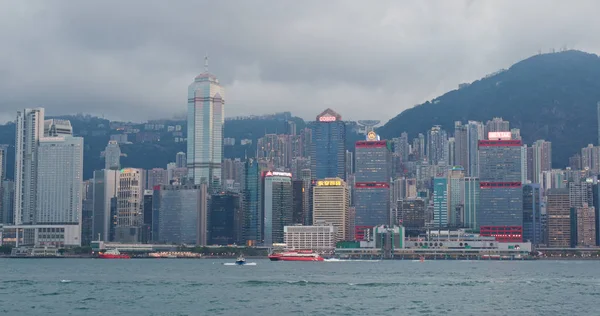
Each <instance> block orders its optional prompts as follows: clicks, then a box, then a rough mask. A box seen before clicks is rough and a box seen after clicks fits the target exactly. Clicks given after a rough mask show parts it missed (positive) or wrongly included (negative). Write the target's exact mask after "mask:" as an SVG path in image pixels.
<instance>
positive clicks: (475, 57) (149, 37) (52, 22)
mask: <svg viewBox="0 0 600 316" xmlns="http://www.w3.org/2000/svg"><path fill="white" fill-rule="evenodd" d="M599 9H600V3H597V2H596V1H576V2H573V1H570V2H567V1H527V2H523V1H517V0H513V1H417V0H415V1H402V2H399V1H377V2H369V1H342V0H340V1H291V0H286V1H192V0H179V1H168V2H167V1H141V0H130V1H95V2H93V1H1V0H0V43H2V49H1V50H0V119H1V120H6V119H9V118H12V117H14V113H15V111H16V110H17V109H19V108H23V107H33V106H44V107H46V108H47V113H49V114H64V113H76V112H84V113H92V114H97V115H101V114H103V115H105V116H106V117H109V118H113V119H123V120H144V119H149V118H159V117H170V116H172V115H175V114H181V113H184V112H185V102H186V91H187V85H188V84H189V83H190V82H191V81H192V79H193V77H194V76H195V75H196V74H198V73H199V72H201V71H202V69H203V56H204V54H205V53H208V54H209V55H210V70H211V72H213V73H214V74H216V75H217V76H218V77H219V79H220V80H221V82H222V83H223V84H224V85H225V87H226V89H227V90H226V93H227V96H226V97H227V108H226V114H227V115H228V116H238V115H247V114H261V113H270V112H275V111H282V110H289V111H292V112H293V113H294V114H296V115H299V116H302V117H304V118H307V119H312V118H313V117H314V116H315V115H316V114H317V113H319V112H320V111H321V110H322V109H324V108H326V107H332V108H334V109H335V110H336V111H338V112H340V113H341V114H342V115H343V116H344V117H345V118H348V119H359V118H374V119H382V120H386V119H389V118H391V117H393V116H394V115H396V114H398V113H399V112H400V111H402V110H404V109H406V108H409V107H411V106H413V105H414V104H417V103H421V102H424V101H426V100H429V99H431V98H433V97H436V96H438V95H440V94H441V93H444V92H446V91H448V90H451V89H454V88H455V87H456V86H457V85H458V84H459V83H461V82H465V81H472V80H476V79H478V78H480V77H482V76H484V75H485V74H487V73H490V72H493V71H495V70H498V69H500V68H504V67H508V66H510V65H511V64H512V63H514V62H516V61H518V60H520V59H522V58H526V57H528V56H531V55H533V54H536V53H537V51H538V50H539V49H542V50H543V51H548V50H549V49H551V48H553V47H554V48H560V47H561V46H563V45H567V46H568V47H570V48H576V49H582V50H586V51H588V52H598V50H599V48H600V47H599V46H600V44H598V43H597V41H596V38H595V34H596V33H597V32H598V31H599V30H600V21H598V20H597V19H596V17H595V12H598V11H599Z"/></svg>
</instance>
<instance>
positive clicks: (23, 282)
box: [0, 259, 600, 316]
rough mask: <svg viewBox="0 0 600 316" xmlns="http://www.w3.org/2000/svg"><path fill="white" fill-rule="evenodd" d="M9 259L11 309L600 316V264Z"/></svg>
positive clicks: (3, 286) (6, 300)
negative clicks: (251, 264)
mask: <svg viewBox="0 0 600 316" xmlns="http://www.w3.org/2000/svg"><path fill="white" fill-rule="evenodd" d="M248 261H249V262H256V263H257V265H256V266H232V265H224V264H223V263H226V262H232V260H208V259H206V260H204V259H201V260H194V259H188V260H179V259H156V260H135V259H132V260H101V259H0V267H1V268H0V314H2V315H111V316H114V315H289V314H295V315H304V314H310V315H442V314H443V315H461V316H464V315H561V314H565V313H569V314H570V315H598V310H600V263H599V262H598V261H425V262H419V261H412V260H411V261H409V260H406V261H379V262H377V261H366V262H345V261H336V262H270V261H268V260H251V259H249V260H248Z"/></svg>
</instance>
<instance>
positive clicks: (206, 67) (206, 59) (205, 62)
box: [204, 53, 208, 72]
mask: <svg viewBox="0 0 600 316" xmlns="http://www.w3.org/2000/svg"><path fill="white" fill-rule="evenodd" d="M204 72H208V53H206V54H205V55H204Z"/></svg>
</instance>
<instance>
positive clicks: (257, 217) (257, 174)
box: [242, 158, 263, 246]
mask: <svg viewBox="0 0 600 316" xmlns="http://www.w3.org/2000/svg"><path fill="white" fill-rule="evenodd" d="M261 171H262V170H261V167H260V166H259V164H258V161H257V160H256V159H252V158H250V159H247V160H246V166H245V168H244V191H243V202H242V203H243V204H242V207H243V209H244V233H245V236H244V239H245V240H246V243H247V244H248V245H249V246H256V245H257V244H260V243H262V240H263V207H262V205H263V201H262V191H263V187H262V181H261Z"/></svg>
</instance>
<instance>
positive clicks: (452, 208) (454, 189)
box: [448, 167, 465, 228]
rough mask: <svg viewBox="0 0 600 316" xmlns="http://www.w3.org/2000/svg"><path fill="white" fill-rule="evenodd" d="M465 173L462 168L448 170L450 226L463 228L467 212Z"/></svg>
mask: <svg viewBox="0 0 600 316" xmlns="http://www.w3.org/2000/svg"><path fill="white" fill-rule="evenodd" d="M464 196H465V172H464V169H463V168H462V167H452V169H450V170H448V226H449V227H456V228H458V227H462V224H463V220H464V210H465V200H464Z"/></svg>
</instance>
